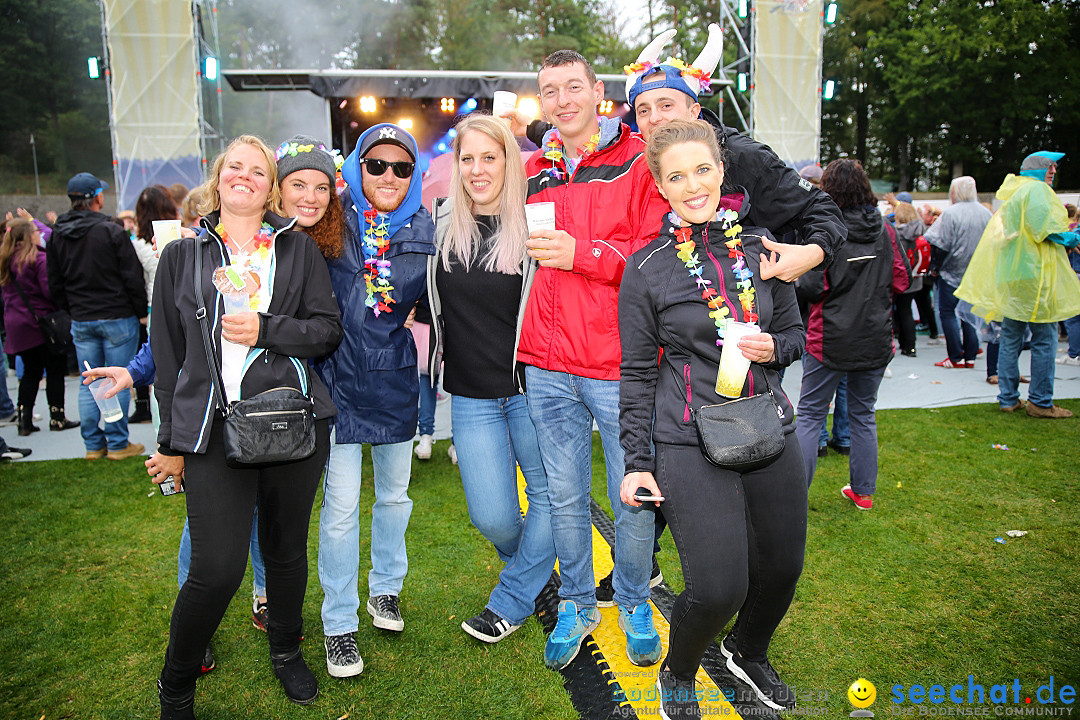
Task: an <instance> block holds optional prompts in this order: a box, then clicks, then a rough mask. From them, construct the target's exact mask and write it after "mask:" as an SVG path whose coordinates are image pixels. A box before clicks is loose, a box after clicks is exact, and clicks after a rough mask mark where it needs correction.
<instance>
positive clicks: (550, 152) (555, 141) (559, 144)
mask: <svg viewBox="0 0 1080 720" xmlns="http://www.w3.org/2000/svg"><path fill="white" fill-rule="evenodd" d="M599 144H600V130H599V129H598V130H597V131H596V134H595V135H593V136H592V137H591V138H589V142H587V143H585V144H584V145H582V146H581V148H579V150H578V151H579V152H580V153H581V157H580V158H579V159H578V162H581V161H582V160H584V159H585V158H587V157H588V156H589V155H591V154H592V153H594V152H596V146H597V145H599ZM546 147H547V152H545V153H544V157H546V158H547V159H548V160H550V161H551V168H549V169H548V175H550V176H551V177H553V178H554V179H556V180H562V178H563V175H564V174H565V173H563V171H562V170H560V169H559V162H560V161H562V160H564V158H565V156H564V152H565V151H566V148H565V147H564V146H563V141H562V137H560V136H559V131H558V130H552V132H551V139H550V140H548V141H547V143H546Z"/></svg>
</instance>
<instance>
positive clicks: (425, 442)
mask: <svg viewBox="0 0 1080 720" xmlns="http://www.w3.org/2000/svg"><path fill="white" fill-rule="evenodd" d="M434 444H435V438H434V437H432V436H431V435H421V436H420V442H418V443H416V449H415V450H413V452H414V453H416V457H418V458H419V459H421V460H430V459H431V446H432V445H434Z"/></svg>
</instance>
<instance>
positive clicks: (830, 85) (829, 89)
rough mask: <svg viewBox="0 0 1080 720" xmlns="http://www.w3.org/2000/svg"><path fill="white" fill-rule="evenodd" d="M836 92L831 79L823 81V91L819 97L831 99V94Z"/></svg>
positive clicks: (834, 84)
mask: <svg viewBox="0 0 1080 720" xmlns="http://www.w3.org/2000/svg"><path fill="white" fill-rule="evenodd" d="M834 94H836V83H835V82H833V81H832V80H826V81H825V91H824V92H823V93H822V94H821V97H823V98H825V99H826V100H832V99H833V95H834Z"/></svg>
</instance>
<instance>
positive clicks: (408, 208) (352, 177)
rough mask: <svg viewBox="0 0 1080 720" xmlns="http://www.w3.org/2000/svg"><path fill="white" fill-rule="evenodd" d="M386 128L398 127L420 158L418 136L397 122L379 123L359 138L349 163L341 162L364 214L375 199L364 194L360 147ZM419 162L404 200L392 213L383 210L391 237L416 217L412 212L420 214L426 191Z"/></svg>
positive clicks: (359, 210)
mask: <svg viewBox="0 0 1080 720" xmlns="http://www.w3.org/2000/svg"><path fill="white" fill-rule="evenodd" d="M386 128H394V129H395V130H396V131H397V132H398V134H400V135H401V137H400V138H398V139H399V140H402V141H403V142H404V143H405V144H406V145H408V146H409V147H410V148H411V149H412V156H413V157H414V158H418V157H419V156H420V155H419V153H418V151H417V148H416V140H414V139H413V136H412V135H410V134H409V133H407V132H405V131H404V130H402V129H401V128H399V127H397V126H396V125H391V124H390V123H379V124H378V125H373V126H371V127H370V128H368V129H367V130H366V131H364V133H363V134H362V135H361V136H360V138H359V139H358V140H357V141H356V147H355V148H353V151H352V152H351V153H349V156H348V157H347V158H345V164H344V165H342V166H341V177H342V178H343V179H344V180H345V182H347V183H348V184H349V187H350V188H351V192H350V193H349V196H350V198H351V199H352V204H353V207H355V208H356V214H357V215H359V216H361V217H363V215H364V213H365V212H367V211H368V210H370V209H371V203H369V202H368V199H367V197H366V196H365V195H364V178H363V170H362V169H361V167H360V160H361V158H360V155H359V150H360V148H362V147H363V146H364V140H365V139H367V136H368V135H370V134H372V133H377V132H380V131H381V130H384V129H386ZM419 170H420V168H419V163H417V166H416V167H414V168H413V174H412V177H411V178H409V189H408V191H406V193H405V199H404V200H402V201H401V204H400V205H398V207H397V209H396V210H393V211H391V212H388V213H382V215H384V216H385V217H386V218H387V225H388V226H389V228H388V230H389V233H390V237H393V236H394V234H395V233H396V232H397V231H398V228H400V227H401V226H403V225H405V224H406V223H408V222H409V221H410V220H412V216H413V215H415V214H416V211H417V210H419V209H420V205H421V202H422V200H423V198H422V197H421V193H422V191H423V189H422V187H421V185H422V183H421V180H420V172H419Z"/></svg>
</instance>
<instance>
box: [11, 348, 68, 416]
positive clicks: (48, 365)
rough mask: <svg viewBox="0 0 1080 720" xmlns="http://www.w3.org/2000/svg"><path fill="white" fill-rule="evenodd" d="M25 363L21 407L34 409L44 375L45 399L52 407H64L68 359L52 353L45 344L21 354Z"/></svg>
mask: <svg viewBox="0 0 1080 720" xmlns="http://www.w3.org/2000/svg"><path fill="white" fill-rule="evenodd" d="M19 357H21V358H22V361H23V376H22V380H20V381H19V405H21V406H23V407H25V408H26V409H27V410H29V409H30V408H32V407H34V400H36V399H37V393H38V385H39V384H41V376H42V374H45V375H46V378H45V397H46V399H48V401H49V405H50V407H58V408H62V407H64V375H65V373H66V372H67V357H66V356H65V355H62V354H60V353H53V352H50V351H49V349H48V346H47V345H45V343H42V344H41V345H38V346H37V347H32V348H30V349H29V350H23V351H22V352H21V353H19Z"/></svg>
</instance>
